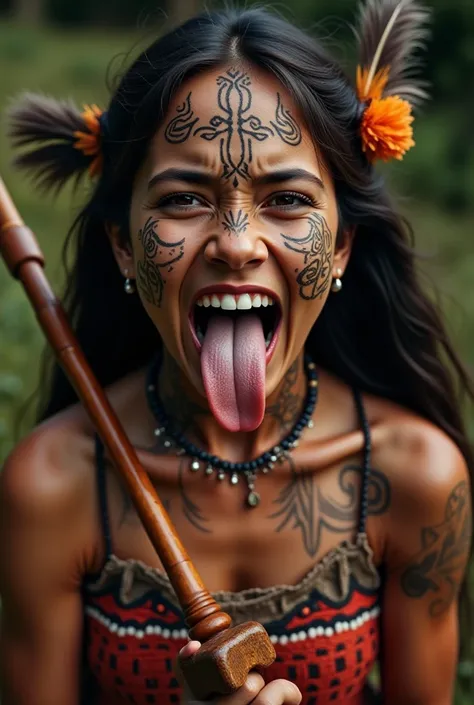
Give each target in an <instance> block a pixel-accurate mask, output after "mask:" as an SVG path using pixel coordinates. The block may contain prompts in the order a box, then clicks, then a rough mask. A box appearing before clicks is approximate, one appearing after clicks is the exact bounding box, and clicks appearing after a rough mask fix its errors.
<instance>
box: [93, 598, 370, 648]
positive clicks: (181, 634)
mask: <svg viewBox="0 0 474 705" xmlns="http://www.w3.org/2000/svg"><path fill="white" fill-rule="evenodd" d="M86 614H88V615H89V617H92V618H93V619H95V620H97V621H98V622H100V624H103V625H104V627H106V628H107V629H108V630H109V631H110V632H112V634H117V636H120V637H123V636H134V637H136V638H137V639H143V637H144V636H145V634H147V635H151V634H156V635H157V636H162V637H163V638H164V639H187V638H188V631H187V629H166V628H165V629H164V628H163V627H160V626H158V625H155V626H153V625H151V624H150V625H148V626H147V627H145V629H137V628H136V627H121V626H119V625H118V624H117V623H116V622H112V620H111V619H109V618H108V617H104V616H103V615H102V614H101V613H100V612H99V610H97V609H95V607H86ZM379 614H380V607H374V608H373V609H371V610H366V611H365V612H362V614H360V615H359V616H358V617H355V618H354V619H351V620H349V621H344V622H335V624H334V625H333V626H332V627H310V628H309V629H308V630H307V631H305V630H304V629H302V630H301V631H299V632H293V633H292V634H290V635H288V634H282V636H277V635H275V634H270V640H271V642H272V643H273V644H282V645H285V644H288V642H296V641H305V639H308V638H309V639H314V638H316V637H325V636H326V637H330V636H333V635H334V633H336V634H342V633H343V632H348V631H355V630H356V629H360V627H362V626H363V625H364V624H365V623H366V622H369V621H370V620H371V619H377V617H378V616H379Z"/></svg>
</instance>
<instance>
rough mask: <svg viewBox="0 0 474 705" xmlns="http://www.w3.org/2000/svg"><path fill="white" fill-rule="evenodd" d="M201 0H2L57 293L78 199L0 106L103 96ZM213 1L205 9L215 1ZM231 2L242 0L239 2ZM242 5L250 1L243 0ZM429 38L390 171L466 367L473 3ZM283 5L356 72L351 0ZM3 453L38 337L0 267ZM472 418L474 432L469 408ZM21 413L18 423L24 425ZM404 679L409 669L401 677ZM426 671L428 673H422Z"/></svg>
mask: <svg viewBox="0 0 474 705" xmlns="http://www.w3.org/2000/svg"><path fill="white" fill-rule="evenodd" d="M203 4H204V3H201V1H200V0H168V1H167V0H161V2H160V1H158V2H146V1H145V0H82V2H80V3H76V2H71V1H70V0H0V120H1V122H0V174H1V175H2V176H3V178H4V180H5V181H6V184H7V187H8V188H9V190H10V192H11V194H12V196H13V198H14V200H15V202H16V204H17V206H18V208H19V209H20V212H21V214H22V215H23V217H24V219H25V221H26V222H27V224H28V225H29V226H30V227H31V228H32V229H33V230H34V231H35V233H36V234H37V237H38V239H39V242H40V245H41V247H42V249H43V251H44V253H45V256H46V261H47V274H48V276H49V278H50V280H51V281H52V283H53V284H54V286H55V288H56V290H57V291H60V289H61V286H62V274H61V269H60V250H61V246H62V244H63V241H64V238H65V234H66V231H67V228H68V225H69V224H70V222H71V220H72V218H73V216H74V214H75V213H76V212H77V209H78V207H79V205H80V203H81V198H80V194H79V196H77V195H76V196H75V197H73V196H72V194H71V192H66V193H64V194H63V195H62V196H61V197H60V198H59V199H58V200H56V201H53V200H52V199H49V198H44V197H41V196H39V195H38V194H36V193H35V192H34V191H33V189H32V188H31V185H30V184H29V183H28V181H27V180H26V179H25V178H24V177H22V176H20V175H18V174H17V173H15V172H14V171H13V170H12V168H11V166H10V161H11V157H12V153H11V150H10V148H9V145H8V142H7V139H6V125H5V118H4V108H5V106H6V105H7V104H8V103H9V101H10V100H11V99H12V97H14V96H15V95H17V94H18V93H19V92H21V91H25V90H28V91H40V92H43V93H46V94H50V95H53V96H56V97H68V96H71V97H73V98H74V99H75V100H76V101H77V102H78V103H79V104H81V103H83V102H87V103H92V102H96V103H98V104H99V105H102V106H104V105H106V104H107V96H108V89H107V84H108V82H110V81H112V82H113V79H114V77H115V76H117V75H118V74H119V73H120V71H121V68H122V67H123V65H124V62H125V65H126V64H127V63H128V61H129V58H130V57H129V54H130V52H131V55H132V56H133V55H135V53H136V52H137V51H138V50H139V49H140V48H143V47H144V46H145V45H146V43H147V42H148V41H149V40H150V39H151V38H152V37H153V36H157V35H158V34H160V33H162V32H164V31H166V29H168V28H169V27H170V26H172V25H174V24H176V23H178V22H179V21H181V20H182V19H185V18H186V17H187V16H190V15H192V14H193V13H194V12H196V11H197V10H199V9H201V8H202V6H203ZM221 4H222V3H221V2H218V1H216V2H212V1H208V2H207V3H206V6H207V7H208V8H211V7H219V6H220V5H221ZM233 4H234V5H239V4H243V3H239V2H238V0H235V1H234V3H233ZM245 4H246V5H251V4H252V2H251V1H249V0H247V2H245ZM427 4H428V5H429V6H430V7H432V9H433V21H432V32H433V39H432V41H431V42H430V43H429V45H428V48H427V56H426V59H427V60H426V67H425V71H424V76H425V77H426V78H427V79H428V81H429V82H430V83H431V93H432V96H433V99H432V101H431V102H430V103H429V104H428V105H427V106H426V107H425V108H424V109H423V111H422V112H421V114H419V115H418V116H417V120H416V122H415V139H416V143H417V144H416V148H415V149H413V150H411V152H410V153H409V154H408V155H407V156H406V158H405V159H404V161H403V163H401V164H398V163H397V164H396V165H394V166H390V167H389V168H386V169H385V170H386V175H387V178H388V179H389V180H390V181H391V182H392V184H393V188H394V191H395V193H396V194H397V195H398V198H399V201H400V207H401V208H402V210H403V211H404V212H405V213H406V214H407V215H408V216H409V218H410V219H411V221H412V223H413V225H414V229H415V234H416V243H417V249H418V251H419V252H420V254H421V255H422V259H421V260H420V267H421V268H422V270H423V272H424V273H425V274H426V278H427V282H428V280H429V282H432V283H434V285H435V286H436V289H437V291H438V295H439V296H440V301H441V304H442V306H443V309H444V311H445V314H446V317H447V320H448V324H449V329H450V331H451V332H452V335H453V336H454V339H455V341H456V343H457V346H458V348H459V351H460V352H461V355H462V357H463V359H464V360H465V362H466V364H467V365H468V366H469V367H470V368H471V369H472V367H473V363H474V248H473V244H472V243H473V239H474V0H431V2H428V3H427ZM273 6H274V7H275V8H276V10H277V11H278V12H279V13H281V14H283V15H284V16H286V17H288V18H289V19H293V20H295V21H296V22H298V23H300V24H301V25H302V26H303V27H312V28H313V29H314V33H315V34H317V35H318V36H320V37H323V38H325V39H326V42H327V44H328V45H329V47H330V48H331V49H332V50H333V52H334V53H336V54H337V55H338V56H339V58H341V60H342V61H343V62H344V64H345V65H346V66H347V67H348V70H349V71H351V72H352V73H353V74H354V55H353V48H354V42H353V39H352V34H351V28H350V24H351V22H352V21H353V19H354V14H355V10H356V7H357V4H356V2H355V0H318V2H316V1H315V0H291V2H289V0H288V2H278V3H274V5H273ZM0 341H1V343H0V462H1V461H2V459H3V458H4V457H5V456H6V454H7V453H8V452H9V450H10V449H11V448H12V446H13V445H14V443H15V441H16V440H17V438H18V437H19V434H22V433H25V432H26V431H27V430H28V427H29V425H30V424H31V423H32V410H33V409H34V407H33V406H32V405H31V404H30V405H29V407H28V405H26V406H25V403H26V402H27V400H28V398H29V397H30V396H31V394H32V393H33V392H34V390H35V388H36V385H37V383H38V377H39V368H40V354H41V350H42V347H43V339H42V335H41V333H40V332H39V329H38V326H37V325H36V323H35V320H34V317H33V315H32V312H31V310H30V306H29V304H28V303H27V302H26V299H25V296H24V294H23V291H22V289H21V287H20V285H18V284H17V283H16V282H14V281H13V280H12V279H11V277H10V276H9V275H8V274H7V272H6V269H5V267H3V266H0ZM467 420H468V424H469V428H470V429H471V433H474V414H473V410H472V409H470V410H467ZM18 422H20V423H19V425H18ZM473 674H474V656H473V661H472V662H471V661H469V660H468V659H467V660H464V661H463V662H462V663H461V664H460V668H459V678H458V693H457V700H456V703H457V705H461V704H462V705H467V704H468V703H473V702H474V689H473ZM401 677H403V675H402V674H401ZM427 677H429V674H427Z"/></svg>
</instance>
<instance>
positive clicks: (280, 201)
mask: <svg viewBox="0 0 474 705" xmlns="http://www.w3.org/2000/svg"><path fill="white" fill-rule="evenodd" d="M265 205H266V206H268V207H270V208H282V209H283V210H289V209H294V208H301V207H303V206H312V207H313V208H318V207H319V204H318V203H317V202H316V201H314V200H313V199H312V198H309V196H305V195H304V194H302V193H297V192H296V191H281V192H280V193H275V194H273V195H272V196H271V197H270V198H268V199H267V200H266V201H265Z"/></svg>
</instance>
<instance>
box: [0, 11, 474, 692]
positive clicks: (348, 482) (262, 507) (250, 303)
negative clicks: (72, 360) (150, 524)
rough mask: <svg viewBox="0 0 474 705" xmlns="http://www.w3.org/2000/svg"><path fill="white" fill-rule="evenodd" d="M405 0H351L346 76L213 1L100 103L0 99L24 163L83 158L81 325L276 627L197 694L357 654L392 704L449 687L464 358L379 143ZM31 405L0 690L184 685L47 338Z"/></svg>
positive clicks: (125, 404) (314, 672) (465, 496)
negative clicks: (224, 679) (87, 186)
mask: <svg viewBox="0 0 474 705" xmlns="http://www.w3.org/2000/svg"><path fill="white" fill-rule="evenodd" d="M425 19H426V13H425V12H424V11H423V10H422V9H421V8H419V7H418V6H416V5H415V4H414V3H413V2H405V3H401V4H400V5H397V3H394V2H393V0H384V1H383V2H382V1H381V2H379V3H378V4H375V3H373V2H370V3H368V5H367V7H366V8H365V9H363V11H362V13H361V19H360V27H359V41H360V51H361V65H360V68H359V71H358V81H357V91H356V90H354V88H353V86H352V84H351V82H350V81H349V79H348V78H346V76H345V75H344V74H343V72H342V71H341V69H340V67H339V66H338V65H337V63H335V61H334V60H333V59H332V58H330V57H328V56H327V54H326V53H325V52H324V51H323V49H322V48H321V47H320V46H319V44H318V43H317V42H315V41H314V40H312V39H310V38H309V37H308V36H306V35H305V34H304V33H303V32H301V31H300V30H298V29H296V28H295V27H293V26H291V25H289V24H287V23H286V22H285V21H284V20H282V19H280V18H278V17H274V16H273V15H271V14H269V13H268V12H266V11H264V10H261V9H258V10H257V9H253V10H245V11H225V12H217V13H211V14H206V15H203V16H200V17H198V18H195V19H193V20H191V21H190V22H188V23H187V24H185V25H183V26H182V27H180V28H179V29H177V30H175V31H174V32H172V33H170V34H168V35H167V36H165V37H163V38H161V39H159V40H158V41H156V42H155V43H154V44H153V45H152V46H151V47H149V48H148V49H147V51H146V52H144V53H143V54H142V55H141V56H140V57H139V58H138V59H137V60H136V61H135V62H134V63H133V65H132V66H131V68H130V69H129V70H128V71H127V72H126V73H125V75H124V76H123V78H122V81H121V83H120V85H119V87H118V89H117V90H116V92H115V94H114V96H113V97H112V100H111V102H110V105H109V106H108V108H107V110H106V112H104V113H101V112H100V110H99V109H98V108H96V107H95V106H94V107H92V108H88V109H86V110H85V111H84V113H82V114H81V113H80V112H79V111H78V110H77V109H76V108H75V107H74V106H72V105H71V104H69V103H68V104H66V103H58V102H56V101H53V100H48V99H45V98H37V97H34V96H27V97H26V98H25V99H24V100H23V101H21V102H20V103H19V104H18V105H17V106H16V107H15V108H14V110H13V113H12V116H11V117H12V121H13V123H12V124H13V136H14V138H15V140H16V142H17V143H18V144H20V145H26V146H27V147H28V150H27V151H26V153H25V154H23V155H22V156H21V157H20V158H19V160H18V163H19V165H20V166H23V167H25V168H27V169H29V170H31V171H32V172H33V173H35V175H36V176H37V178H38V179H39V181H40V183H42V185H43V186H47V187H52V188H53V187H56V188H59V187H60V186H62V185H63V184H64V183H65V182H66V181H67V180H68V179H70V178H72V177H75V178H79V177H80V176H81V174H82V173H83V172H84V171H85V170H86V169H87V168H89V172H90V175H91V177H92V178H94V179H95V182H94V188H93V190H92V192H91V196H90V198H89V201H88V203H87V205H86V206H85V208H84V209H83V211H82V212H81V214H80V215H79V217H78V218H77V220H76V223H75V224H74V226H73V229H72V231H71V237H72V239H73V241H74V243H75V260H74V266H73V269H72V271H71V276H70V279H69V284H68V291H67V294H66V302H67V305H68V310H69V312H70V314H71V317H72V319H73V320H74V323H75V328H76V331H77V334H78V337H79V340H80V342H81V344H82V346H83V349H84V351H85V354H86V356H87V358H88V360H89V361H90V363H91V365H92V367H93V369H94V371H95V373H96V374H97V376H98V378H99V380H100V382H101V383H102V384H103V385H106V386H107V392H108V395H109V398H110V401H111V403H112V405H113V407H114V409H115V410H116V412H117V414H118V416H119V418H120V420H121V422H122V423H123V425H124V428H125V430H126V432H127V434H128V436H129V438H130V439H131V440H132V442H133V444H134V446H135V447H136V448H137V450H138V453H139V458H140V460H141V462H142V463H143V466H144V467H145V468H146V470H147V472H148V473H149V475H150V478H151V479H152V481H153V483H154V485H155V487H156V489H157V491H158V493H159V495H160V497H161V498H162V500H163V501H164V502H165V504H166V507H167V508H168V510H169V512H170V515H171V518H172V520H173V522H174V524H175V526H176V528H177V531H178V534H179V535H180V537H181V538H182V540H183V542H184V544H185V546H186V547H187V549H188V550H189V552H190V555H191V556H192V558H193V561H195V564H196V566H197V568H198V570H199V572H200V574H201V575H202V577H203V579H204V581H205V583H206V585H207V586H208V587H209V589H211V590H212V591H214V593H215V594H216V597H217V600H218V602H219V603H220V604H221V605H222V607H223V608H224V610H226V611H227V612H229V613H230V614H231V616H232V617H233V618H234V619H235V621H236V622H239V621H246V620H249V619H256V620H258V621H261V622H262V623H263V624H264V625H265V626H266V628H267V631H268V633H269V634H270V637H271V639H272V641H273V642H274V644H275V648H276V651H277V660H276V662H275V663H274V664H273V665H272V666H271V667H270V668H269V669H268V670H267V671H266V672H265V674H264V678H263V677H262V676H260V675H258V674H256V673H253V674H250V675H249V677H248V680H247V682H246V684H245V686H244V687H243V688H241V689H240V690H239V691H238V692H237V693H235V694H233V695H232V696H228V697H221V698H217V699H216V702H217V703H219V705H245V704H246V703H249V702H253V703H256V704H257V705H263V704H264V703H265V704H271V705H281V704H283V703H286V704H288V705H293V704H295V705H296V704H297V703H298V702H300V699H302V701H303V702H304V703H307V704H308V705H329V703H332V702H340V703H344V704H345V705H356V704H361V703H365V702H368V692H367V688H366V684H367V678H368V675H369V673H370V672H371V670H372V667H373V665H374V663H375V662H376V661H377V660H380V663H381V674H382V694H383V700H384V702H385V703H386V704H387V705H392V704H395V703H397V704H399V703H404V705H410V704H415V703H416V704H417V705H448V703H450V702H451V699H452V691H453V683H454V678H455V666H456V660H457V652H458V626H457V623H458V620H457V612H458V594H459V587H460V584H461V582H462V580H463V575H464V572H465V567H466V563H467V559H468V553H469V547H470V539H471V535H470V498H469V497H470V495H469V485H470V482H469V468H472V458H471V451H470V448H469V444H468V440H467V438H466V434H465V431H464V429H463V425H462V420H461V415H460V411H459V404H458V400H457V397H456V393H455V386H456V383H457V382H461V383H462V384H463V385H464V387H465V388H466V389H468V388H469V381H468V380H467V378H466V376H465V374H464V372H463V370H462V367H461V365H460V363H459V361H458V358H457V357H456V355H455V353H454V352H453V349H452V347H451V345H450V343H449V341H448V338H447V335H446V333H445V330H444V328H443V325H442V323H441V321H440V318H439V316H438V314H437V312H436V310H435V309H434V308H433V306H432V304H431V303H430V302H429V300H428V299H427V297H426V296H425V294H424V293H423V292H422V290H421V288H420V286H419V284H418V281H417V277H416V272H415V269H414V258H413V254H412V251H411V249H410V246H409V230H408V226H407V225H406V224H405V223H404V221H403V220H402V219H401V217H400V216H399V215H398V214H397V212H396V210H395V209H394V207H393V205H392V203H391V201H390V200H389V197H388V195H387V193H386V189H385V186H384V184H383V181H382V179H381V178H380V176H379V175H378V174H377V169H376V166H374V162H375V161H376V159H377V158H383V159H385V160H388V159H390V158H392V157H396V158H401V157H402V156H403V154H404V152H405V151H406V150H407V149H408V148H409V147H410V146H412V144H413V140H412V138H411V129H412V128H411V121H412V117H411V112H410V110H411V104H410V103H413V104H414V103H416V102H417V101H418V100H419V99H420V98H421V97H422V96H423V93H422V91H421V89H420V88H419V86H417V84H416V83H414V81H413V78H410V77H407V75H408V76H412V73H408V74H407V68H409V67H410V52H411V49H412V48H413V46H414V45H416V44H418V43H419V40H420V38H423V36H424V21H425ZM408 101H409V102H408ZM41 420H42V423H41V424H40V425H39V426H38V427H37V428H36V429H35V430H34V431H33V433H32V434H31V435H30V436H29V437H28V438H26V440H24V441H23V442H22V443H21V444H20V445H19V446H18V447H17V448H16V449H15V450H14V451H13V453H12V454H11V456H10V458H9V459H8V461H7V464H6V467H5V469H4V471H3V474H2V499H1V520H2V551H1V561H2V572H1V573H2V577H1V590H2V595H3V610H4V624H3V635H2V638H3V657H2V660H3V675H2V687H3V698H2V704H3V705H77V703H78V702H79V699H80V692H81V690H82V697H83V702H86V703H93V702H95V703H99V705H115V704H117V705H118V703H122V702H131V703H139V704H140V705H142V704H143V705H144V704H145V703H160V705H162V704H164V703H176V702H180V701H182V702H186V703H187V702H191V700H192V696H191V695H190V694H189V693H188V692H187V691H186V689H185V688H184V689H182V687H181V685H180V683H179V681H178V679H177V677H176V675H175V667H174V663H175V660H176V658H177V657H178V655H179V653H180V651H181V656H180V658H181V659H185V658H187V657H188V656H189V655H190V654H191V653H193V652H194V651H195V650H196V649H198V648H199V644H198V643H196V642H189V643H187V632H186V625H185V624H184V622H183V619H182V616H181V613H180V611H179V609H178V607H177V602H176V599H175V597H174V594H173V591H172V590H171V587H170V584H169V581H168V579H167V577H166V575H165V574H164V573H163V570H162V567H161V566H160V562H159V560H158V559H157V557H156V555H155V553H154V551H153V549H152V547H151V544H150V542H149V540H148V538H147V536H146V534H145V532H144V529H143V527H142V525H141V523H140V521H139V520H138V517H137V515H136V513H135V511H134V509H133V507H132V506H131V502H130V500H129V497H128V495H127V492H126V491H125V489H124V487H123V486H122V484H121V482H120V481H119V480H118V479H117V476H116V475H115V473H114V472H113V469H112V468H111V467H110V462H109V460H108V458H107V454H106V453H105V452H104V449H103V446H102V444H101V443H100V441H98V440H97V438H96V436H95V431H94V428H93V427H92V425H91V423H90V421H89V420H88V418H87V417H86V414H85V412H84V410H83V409H82V408H81V406H80V405H78V404H77V403H76V399H75V396H74V393H73V391H72V389H71V388H70V386H69V385H68V383H67V382H66V380H65V378H64V377H63V375H62V374H61V372H60V371H59V369H57V368H56V369H55V371H54V376H53V378H52V383H51V385H50V388H49V391H48V397H47V403H46V406H45V408H44V411H43V413H42V419H41ZM81 664H82V665H83V666H84V668H82V666H81ZM84 671H85V672H86V673H87V674H89V676H90V677H89V679H88V682H87V683H85V684H84V683H83V682H82V676H81V674H82V673H83V672H84Z"/></svg>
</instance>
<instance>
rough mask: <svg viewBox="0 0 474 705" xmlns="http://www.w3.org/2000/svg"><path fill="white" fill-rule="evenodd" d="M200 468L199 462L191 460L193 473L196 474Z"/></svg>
mask: <svg viewBox="0 0 474 705" xmlns="http://www.w3.org/2000/svg"><path fill="white" fill-rule="evenodd" d="M200 467H201V466H200V464H199V460H193V462H192V463H191V470H192V471H193V472H197V471H198V470H199V468H200Z"/></svg>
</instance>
